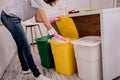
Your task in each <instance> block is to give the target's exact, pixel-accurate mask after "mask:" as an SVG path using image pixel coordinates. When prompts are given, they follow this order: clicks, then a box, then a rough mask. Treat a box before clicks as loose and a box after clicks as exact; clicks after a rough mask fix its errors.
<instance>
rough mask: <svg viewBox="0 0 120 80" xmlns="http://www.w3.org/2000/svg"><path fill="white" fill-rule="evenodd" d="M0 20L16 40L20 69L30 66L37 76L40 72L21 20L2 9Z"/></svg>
mask: <svg viewBox="0 0 120 80" xmlns="http://www.w3.org/2000/svg"><path fill="white" fill-rule="evenodd" d="M1 21H2V23H3V24H4V25H5V27H6V28H7V29H8V31H9V32H10V33H11V34H12V37H13V39H14V40H15V42H16V45H17V49H18V56H19V60H20V62H21V66H22V70H24V71H27V70H28V69H29V68H30V70H31V71H32V72H33V75H34V76H35V77H38V76H39V75H40V72H39V70H38V68H37V67H36V65H35V62H34V60H33V57H32V54H31V50H30V45H29V43H28V40H27V38H26V35H25V33H24V30H23V27H22V25H21V20H20V19H19V18H17V17H13V16H9V15H7V14H6V13H5V12H4V11H2V13H1Z"/></svg>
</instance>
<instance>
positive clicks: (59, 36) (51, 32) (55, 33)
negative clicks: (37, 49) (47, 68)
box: [48, 28, 66, 41]
mask: <svg viewBox="0 0 120 80" xmlns="http://www.w3.org/2000/svg"><path fill="white" fill-rule="evenodd" d="M48 34H49V35H52V36H54V37H56V38H58V39H60V40H62V41H66V39H65V38H64V37H63V36H61V35H60V34H58V33H57V32H56V31H55V29H54V28H51V29H50V30H49V31H48Z"/></svg>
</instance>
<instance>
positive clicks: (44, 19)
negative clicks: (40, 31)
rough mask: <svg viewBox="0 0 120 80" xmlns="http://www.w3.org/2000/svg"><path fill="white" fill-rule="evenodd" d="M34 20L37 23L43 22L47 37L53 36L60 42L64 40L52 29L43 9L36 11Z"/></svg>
mask: <svg viewBox="0 0 120 80" xmlns="http://www.w3.org/2000/svg"><path fill="white" fill-rule="evenodd" d="M35 20H36V21H37V22H43V24H44V25H45V27H46V28H47V29H48V34H49V35H53V36H54V37H57V38H59V39H61V40H64V41H65V40H66V39H65V38H64V37H62V36H61V35H59V34H58V33H57V32H56V30H55V29H54V28H53V27H52V25H51V23H50V22H49V20H48V18H47V16H46V13H45V11H44V10H43V9H38V10H37V13H36V15H35Z"/></svg>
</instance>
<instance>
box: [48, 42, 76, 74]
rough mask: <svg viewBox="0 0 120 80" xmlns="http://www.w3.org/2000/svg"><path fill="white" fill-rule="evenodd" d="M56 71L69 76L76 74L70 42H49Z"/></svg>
mask: <svg viewBox="0 0 120 80" xmlns="http://www.w3.org/2000/svg"><path fill="white" fill-rule="evenodd" d="M49 42H50V45H51V49H52V53H53V58H54V62H55V68H56V71H57V72H58V73H60V74H63V75H66V76H69V75H72V74H73V73H75V72H76V60H75V56H74V51H73V46H72V44H71V41H66V42H54V41H52V40H49Z"/></svg>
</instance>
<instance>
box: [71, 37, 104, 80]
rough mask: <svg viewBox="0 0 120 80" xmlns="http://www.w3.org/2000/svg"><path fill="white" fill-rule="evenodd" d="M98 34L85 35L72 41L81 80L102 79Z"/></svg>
mask: <svg viewBox="0 0 120 80" xmlns="http://www.w3.org/2000/svg"><path fill="white" fill-rule="evenodd" d="M100 43H101V40H100V36H86V37H83V38H80V39H77V40H74V41H72V44H73V46H74V51H75V57H76V62H77V68H78V76H79V77H80V79H82V80H102V69H101V68H102V64H101V47H100Z"/></svg>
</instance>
